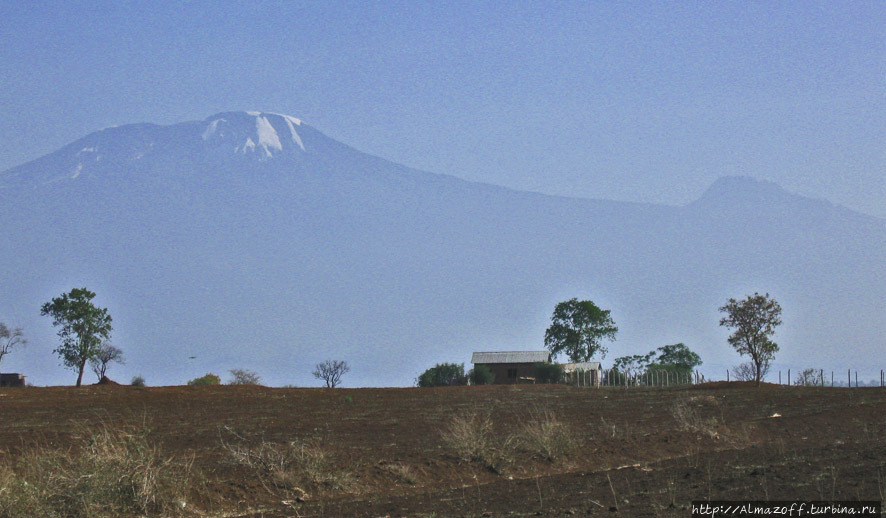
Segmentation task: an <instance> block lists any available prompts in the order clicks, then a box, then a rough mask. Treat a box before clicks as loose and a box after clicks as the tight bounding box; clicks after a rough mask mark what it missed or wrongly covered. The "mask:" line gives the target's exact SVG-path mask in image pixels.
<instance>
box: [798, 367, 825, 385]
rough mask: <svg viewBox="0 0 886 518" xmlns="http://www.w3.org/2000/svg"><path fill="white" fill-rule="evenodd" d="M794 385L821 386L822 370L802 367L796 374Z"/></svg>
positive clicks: (822, 381) (822, 379) (822, 382)
mask: <svg viewBox="0 0 886 518" xmlns="http://www.w3.org/2000/svg"><path fill="white" fill-rule="evenodd" d="M794 385H800V386H804V387H823V386H824V372H823V371H822V370H821V369H804V370H803V371H802V372H800V373H799V374H797V381H795V382H794Z"/></svg>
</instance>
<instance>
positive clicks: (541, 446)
mask: <svg viewBox="0 0 886 518" xmlns="http://www.w3.org/2000/svg"><path fill="white" fill-rule="evenodd" d="M520 439H521V442H522V444H523V445H524V446H525V447H526V449H528V450H529V451H531V452H533V453H536V454H538V455H540V456H541V457H543V458H544V459H547V460H549V461H553V460H555V459H557V458H558V457H561V456H563V455H566V454H568V453H570V452H571V451H573V450H574V449H575V447H576V441H575V437H574V434H573V432H572V430H571V429H570V428H569V426H567V425H566V423H564V422H562V421H560V420H559V419H558V418H557V417H556V416H555V415H554V414H553V413H551V412H550V411H545V412H543V413H539V414H535V415H533V416H531V417H530V418H529V419H528V420H527V421H526V422H525V423H524V425H523V430H522V433H521V434H520Z"/></svg>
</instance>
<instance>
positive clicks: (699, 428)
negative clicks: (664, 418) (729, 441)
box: [671, 399, 720, 439]
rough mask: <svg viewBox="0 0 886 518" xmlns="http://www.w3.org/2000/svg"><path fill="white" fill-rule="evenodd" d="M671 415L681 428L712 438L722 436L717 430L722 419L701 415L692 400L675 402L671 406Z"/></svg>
mask: <svg viewBox="0 0 886 518" xmlns="http://www.w3.org/2000/svg"><path fill="white" fill-rule="evenodd" d="M671 415H672V416H673V417H674V420H675V421H677V425H678V426H679V427H680V429H681V430H686V431H691V432H696V433H699V434H702V435H707V436H708V437H710V438H711V439H719V438H720V434H719V432H718V431H717V428H718V426H719V423H720V421H719V420H718V419H717V418H715V417H711V418H707V419H705V418H703V417H701V416H700V415H698V411H696V409H695V408H693V406H692V404H691V402H690V401H688V400H686V399H680V400H678V401H676V402H675V403H674V405H673V406H672V407H671Z"/></svg>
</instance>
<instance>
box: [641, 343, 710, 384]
mask: <svg viewBox="0 0 886 518" xmlns="http://www.w3.org/2000/svg"><path fill="white" fill-rule="evenodd" d="M649 354H650V355H654V356H655V358H654V359H653V360H652V363H651V364H650V365H649V369H650V370H668V371H671V372H675V373H677V374H679V375H680V376H688V375H691V374H692V371H694V370H695V368H696V367H698V366H699V365H701V364H702V361H701V357H700V356H699V355H698V354H696V353H694V352H692V351H691V350H690V349H689V348H688V347H686V346H685V345H683V344H682V343H678V344H673V345H665V346H662V347H659V348H658V349H656V350H655V351H653V352H651V353H649Z"/></svg>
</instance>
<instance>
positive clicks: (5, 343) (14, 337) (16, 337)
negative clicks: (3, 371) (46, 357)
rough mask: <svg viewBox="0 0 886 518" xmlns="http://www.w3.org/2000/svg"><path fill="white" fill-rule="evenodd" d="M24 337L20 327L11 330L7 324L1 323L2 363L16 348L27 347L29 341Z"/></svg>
mask: <svg viewBox="0 0 886 518" xmlns="http://www.w3.org/2000/svg"><path fill="white" fill-rule="evenodd" d="M24 336H25V334H24V333H23V332H22V329H21V328H20V327H16V328H15V329H9V328H8V327H6V324H4V323H3V322H0V361H3V357H4V356H6V355H7V354H9V353H10V352H12V350H13V349H14V348H16V347H20V346H24V345H27V343H28V341H27V340H25V338H24Z"/></svg>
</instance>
